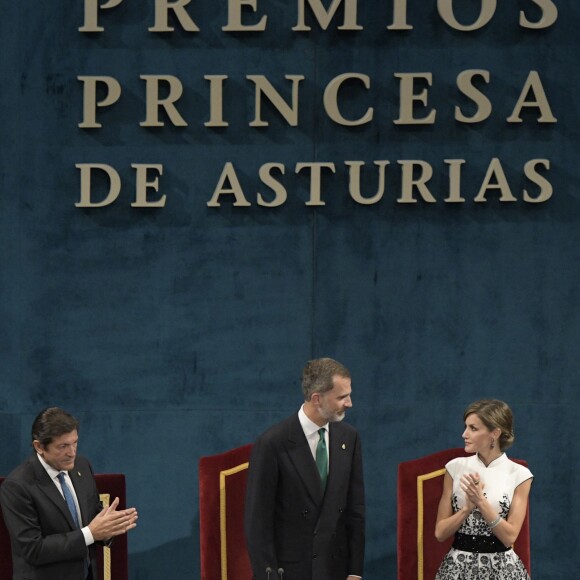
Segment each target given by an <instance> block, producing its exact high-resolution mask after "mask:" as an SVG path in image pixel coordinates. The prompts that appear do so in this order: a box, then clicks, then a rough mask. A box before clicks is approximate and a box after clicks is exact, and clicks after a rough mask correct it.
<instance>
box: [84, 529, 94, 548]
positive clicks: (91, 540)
mask: <svg viewBox="0 0 580 580" xmlns="http://www.w3.org/2000/svg"><path fill="white" fill-rule="evenodd" d="M81 532H82V533H83V536H84V537H85V545H86V546H91V545H92V544H94V543H95V538H93V534H92V532H91V530H90V529H89V526H86V527H84V528H82V529H81Z"/></svg>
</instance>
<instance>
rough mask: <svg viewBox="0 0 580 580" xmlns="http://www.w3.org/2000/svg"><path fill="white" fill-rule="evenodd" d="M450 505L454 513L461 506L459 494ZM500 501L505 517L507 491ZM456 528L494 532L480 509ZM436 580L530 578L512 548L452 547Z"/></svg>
mask: <svg viewBox="0 0 580 580" xmlns="http://www.w3.org/2000/svg"><path fill="white" fill-rule="evenodd" d="M451 505H452V507H453V512H454V513H455V512H457V511H458V510H459V509H460V508H459V502H458V498H457V496H456V494H453V496H452V498H451ZM499 505H500V513H499V515H501V517H502V518H506V517H507V515H508V513H509V508H510V501H509V498H508V496H507V495H505V494H504V495H503V496H502V499H501V500H500V502H499ZM457 531H458V532H459V533H462V534H470V535H474V536H476V535H478V536H490V535H492V533H493V532H492V531H491V530H490V528H489V526H488V525H487V523H486V521H485V520H484V519H483V516H482V515H481V512H480V511H479V510H478V509H474V510H473V511H472V512H471V513H470V514H469V516H468V517H467V519H466V520H465V521H464V522H463V524H462V525H461V527H460V528H459V530H457ZM435 580H530V576H529V575H528V572H527V570H526V569H525V567H524V565H523V564H522V561H521V560H520V559H519V558H518V556H517V555H516V554H515V552H514V551H513V550H509V551H507V552H494V553H491V554H479V553H476V552H464V551H460V550H455V549H453V548H452V549H451V550H450V551H449V552H448V554H447V555H446V556H445V559H444V560H443V562H442V563H441V566H440V567H439V570H438V572H437V575H436V576H435Z"/></svg>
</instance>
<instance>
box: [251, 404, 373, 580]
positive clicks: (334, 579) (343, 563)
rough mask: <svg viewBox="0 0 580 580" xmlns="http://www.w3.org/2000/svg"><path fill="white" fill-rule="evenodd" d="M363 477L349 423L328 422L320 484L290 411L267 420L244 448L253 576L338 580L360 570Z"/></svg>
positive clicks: (258, 578) (259, 579)
mask: <svg viewBox="0 0 580 580" xmlns="http://www.w3.org/2000/svg"><path fill="white" fill-rule="evenodd" d="M364 504H365V502H364V480H363V469H362V456H361V445H360V439H359V436H358V433H357V432H356V430H355V429H354V428H353V427H352V426H350V425H348V424H345V423H342V422H340V423H338V422H335V423H330V424H329V474H328V480H327V485H326V490H325V491H323V489H322V484H321V482H320V477H319V475H318V471H317V468H316V463H315V461H314V458H313V456H312V452H311V450H310V447H309V445H308V441H307V440H306V436H305V435H304V431H303V429H302V426H301V424H300V420H299V419H298V414H295V415H293V416H292V417H289V418H288V419H285V420H284V421H282V422H281V423H278V424H277V425H275V426H274V427H271V428H270V429H269V430H268V431H266V432H265V433H264V434H263V435H261V436H260V437H259V439H258V440H257V441H256V443H255V444H254V446H253V448H252V453H251V457H250V467H249V474H248V482H247V493H246V508H245V509H246V513H245V533H246V540H247V544H248V552H249V555H250V561H251V564H252V569H253V572H254V578H255V579H256V580H267V579H268V574H267V573H266V568H268V567H269V568H271V569H272V570H273V572H272V574H271V576H270V579H271V580H274V579H277V578H278V575H277V570H278V569H279V568H283V570H284V576H283V579H284V580H346V577H347V576H348V575H349V574H354V575H357V576H362V572H363V560H364V543H365V537H364V536H365V530H364V528H365V508H364Z"/></svg>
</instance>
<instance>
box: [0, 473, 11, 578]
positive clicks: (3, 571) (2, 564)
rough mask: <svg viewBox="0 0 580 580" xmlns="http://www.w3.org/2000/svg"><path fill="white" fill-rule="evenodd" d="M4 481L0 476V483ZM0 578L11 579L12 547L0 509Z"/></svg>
mask: <svg viewBox="0 0 580 580" xmlns="http://www.w3.org/2000/svg"><path fill="white" fill-rule="evenodd" d="M3 481H4V478H3V477H0V485H2V482H3ZM0 580H12V548H11V546H10V536H9V535H8V530H7V529H6V524H5V523H4V517H3V516H2V510H1V509H0Z"/></svg>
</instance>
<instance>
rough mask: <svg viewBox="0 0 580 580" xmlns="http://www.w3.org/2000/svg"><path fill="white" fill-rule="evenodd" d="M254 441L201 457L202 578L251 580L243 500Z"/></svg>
mask: <svg viewBox="0 0 580 580" xmlns="http://www.w3.org/2000/svg"><path fill="white" fill-rule="evenodd" d="M251 449H252V446H251V445H244V446H243V447H238V448H236V449H232V450H230V451H226V452H225V453H220V454H219V455H211V456H207V457H202V458H201V459H200V460H199V527H200V557H201V580H250V578H252V569H251V566H250V559H249V557H248V551H247V548H246V540H245V535H244V503H245V497H246V479H247V476H248V465H249V463H248V461H249V459H250V451H251Z"/></svg>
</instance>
